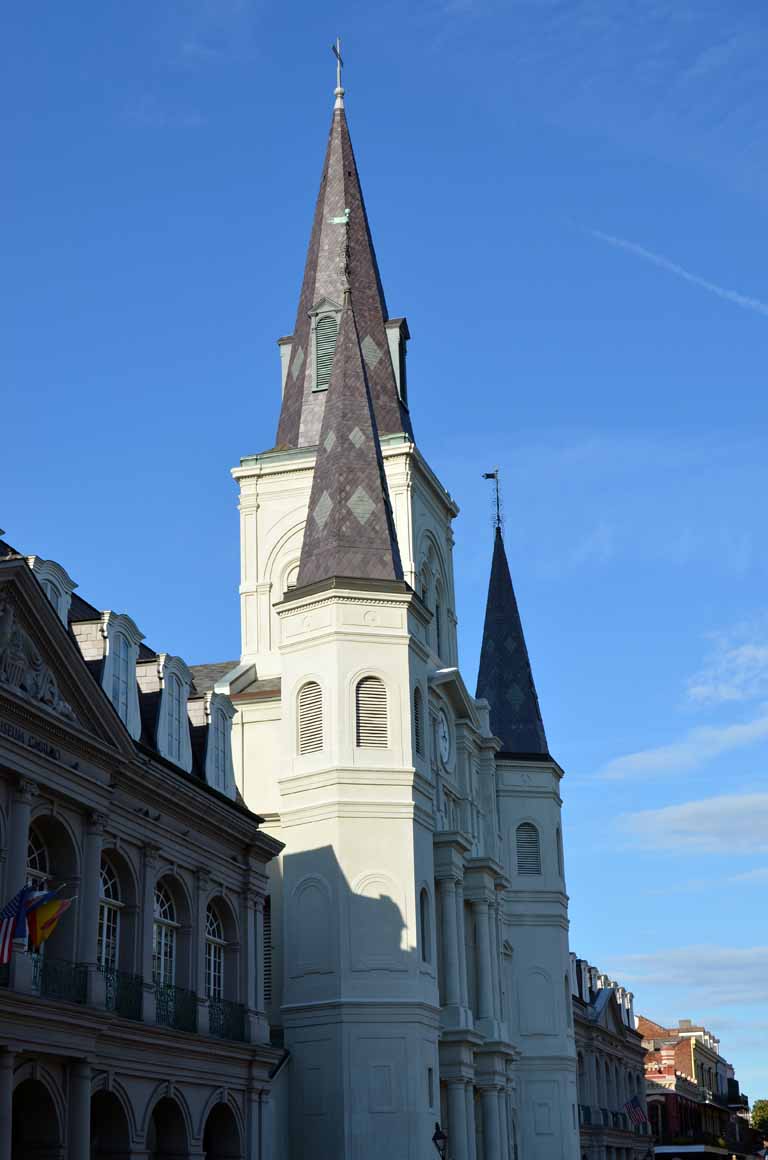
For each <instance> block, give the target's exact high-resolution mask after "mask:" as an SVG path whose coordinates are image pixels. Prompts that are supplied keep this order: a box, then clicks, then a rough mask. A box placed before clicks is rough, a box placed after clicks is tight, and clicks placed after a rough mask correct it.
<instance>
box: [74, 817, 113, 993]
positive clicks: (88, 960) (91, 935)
mask: <svg viewBox="0 0 768 1160" xmlns="http://www.w3.org/2000/svg"><path fill="white" fill-rule="evenodd" d="M106 824H107V818H106V815H105V814H99V813H90V814H88V817H87V819H86V830H85V842H84V844H83V868H82V872H81V875H80V896H79V898H78V902H77V905H78V909H79V911H80V924H79V926H80V930H79V937H78V944H77V960H78V962H79V963H82V964H84V965H85V966H86V967H87V968H88V984H87V986H88V990H87V995H88V1002H89V1003H90V1004H91V1005H92V1006H95V1007H103V1006H104V1004H105V1001H106V999H105V979H104V976H103V974H101V972H100V971H99V970H98V969H97V957H98V947H97V942H98V936H99V898H100V896H101V847H102V842H103V840H104V827H105V825H106Z"/></svg>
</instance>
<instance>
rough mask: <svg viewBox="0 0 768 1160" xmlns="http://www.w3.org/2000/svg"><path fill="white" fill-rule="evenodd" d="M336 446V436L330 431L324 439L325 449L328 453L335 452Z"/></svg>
mask: <svg viewBox="0 0 768 1160" xmlns="http://www.w3.org/2000/svg"><path fill="white" fill-rule="evenodd" d="M335 444H336V436H335V435H334V433H333V431H329V432H328V434H327V435H326V437H325V439H323V447H324V448H325V450H326V451H333V448H334V446H335Z"/></svg>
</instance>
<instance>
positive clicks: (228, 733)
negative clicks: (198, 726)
mask: <svg viewBox="0 0 768 1160" xmlns="http://www.w3.org/2000/svg"><path fill="white" fill-rule="evenodd" d="M205 715H206V718H207V721H208V739H207V741H206V746H205V780H206V781H207V782H208V784H209V785H212V786H213V788H214V789H217V790H218V791H219V792H220V793H225V794H226V795H227V797H231V798H233V797H234V796H235V793H236V790H235V768H234V765H233V764H232V718H233V717H234V715H235V707H234V705H233V704H232V702H231V701H230V699H229V697H226V696H224V694H223V693H216V692H214V693H208V694H207V695H206V699H205Z"/></svg>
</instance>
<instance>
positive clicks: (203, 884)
mask: <svg viewBox="0 0 768 1160" xmlns="http://www.w3.org/2000/svg"><path fill="white" fill-rule="evenodd" d="M210 884H211V880H210V878H209V876H208V871H207V870H205V869H202V868H201V869H199V870H198V871H197V874H196V876H195V911H194V914H193V916H192V957H191V969H192V977H191V978H190V980H189V989H190V991H194V992H195V994H196V995H197V1030H198V1034H200V1035H207V1034H208V1031H209V1028H210V1023H209V1011H208V987H207V980H206V977H205V916H206V911H207V909H208V891H209V889H210ZM225 966H226V964H225Z"/></svg>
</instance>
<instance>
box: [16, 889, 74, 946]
mask: <svg viewBox="0 0 768 1160" xmlns="http://www.w3.org/2000/svg"><path fill="white" fill-rule="evenodd" d="M73 902H74V899H73V898H53V899H51V901H50V902H43V903H42V904H41V905H40V906H36V907H35V908H34V910H32V911H31V912H30V913H29V915H28V916H27V926H28V927H29V945H30V948H31V949H32V950H33V951H39V950H40V947H41V946H42V945H43V943H44V942H45V940H46V939H47V938H50V936H51V935H52V934H53V932H54V931H55V929H56V925H57V923H58V921H59V919H60V918H61V916H62V914H64V912H65V911H66V910H69V908H70V906H71V905H72V903H73Z"/></svg>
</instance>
